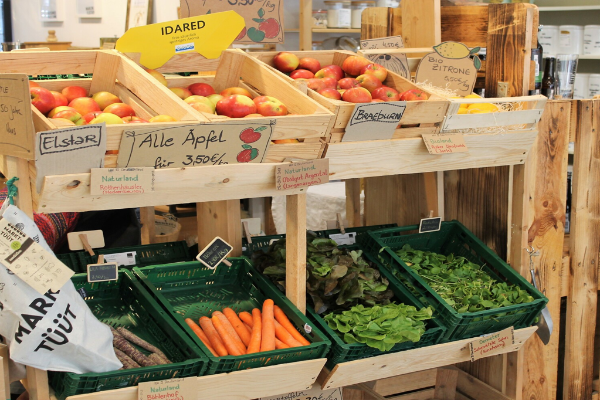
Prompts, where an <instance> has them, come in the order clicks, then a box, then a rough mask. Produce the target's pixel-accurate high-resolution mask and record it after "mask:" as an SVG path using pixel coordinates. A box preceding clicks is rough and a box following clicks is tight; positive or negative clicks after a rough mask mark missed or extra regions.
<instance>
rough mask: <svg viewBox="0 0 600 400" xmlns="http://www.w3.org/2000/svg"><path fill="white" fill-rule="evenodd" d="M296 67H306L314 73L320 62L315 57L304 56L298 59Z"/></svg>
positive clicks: (319, 66)
mask: <svg viewBox="0 0 600 400" xmlns="http://www.w3.org/2000/svg"><path fill="white" fill-rule="evenodd" d="M298 68H302V69H307V70H309V71H310V72H312V73H313V74H316V73H317V71H318V70H320V69H321V63H320V62H319V60H317V59H314V58H310V57H304V58H301V59H300V62H299V63H298Z"/></svg>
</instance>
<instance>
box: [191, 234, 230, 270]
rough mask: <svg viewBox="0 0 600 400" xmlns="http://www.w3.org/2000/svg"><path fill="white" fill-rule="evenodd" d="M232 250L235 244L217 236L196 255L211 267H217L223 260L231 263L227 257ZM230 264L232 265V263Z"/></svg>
mask: <svg viewBox="0 0 600 400" xmlns="http://www.w3.org/2000/svg"><path fill="white" fill-rule="evenodd" d="M231 250H233V246H231V245H230V244H229V243H227V242H226V241H224V240H223V239H221V238H220V237H218V236H217V237H216V238H214V239H213V241H212V242H210V243H209V244H208V246H206V247H205V248H204V249H202V251H201V252H200V254H198V255H197V256H196V260H198V261H200V262H201V263H202V264H204V265H206V266H207V267H208V268H210V269H215V268H217V265H219V264H220V263H221V262H225V263H226V264H229V263H228V262H227V260H225V258H227V255H228V254H229V253H231ZM229 265H230V266H231V264H229Z"/></svg>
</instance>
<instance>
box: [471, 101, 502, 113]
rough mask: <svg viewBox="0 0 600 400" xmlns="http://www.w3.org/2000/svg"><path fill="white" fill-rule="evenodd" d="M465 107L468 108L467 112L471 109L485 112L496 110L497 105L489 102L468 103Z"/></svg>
mask: <svg viewBox="0 0 600 400" xmlns="http://www.w3.org/2000/svg"><path fill="white" fill-rule="evenodd" d="M467 109H468V110H469V112H470V111H472V110H481V111H486V112H496V111H498V107H497V106H496V105H495V104H491V103H478V104H469V107H467Z"/></svg>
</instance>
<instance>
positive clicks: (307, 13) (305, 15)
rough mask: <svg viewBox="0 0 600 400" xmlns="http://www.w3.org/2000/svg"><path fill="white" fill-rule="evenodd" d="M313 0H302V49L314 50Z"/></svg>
mask: <svg viewBox="0 0 600 400" xmlns="http://www.w3.org/2000/svg"><path fill="white" fill-rule="evenodd" d="M312 10H313V8H312V0H300V50H312V26H313V18H312Z"/></svg>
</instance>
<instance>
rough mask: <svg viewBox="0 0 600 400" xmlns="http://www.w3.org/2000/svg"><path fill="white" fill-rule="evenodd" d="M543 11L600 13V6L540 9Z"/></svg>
mask: <svg viewBox="0 0 600 400" xmlns="http://www.w3.org/2000/svg"><path fill="white" fill-rule="evenodd" d="M538 9H539V10H540V12H542V11H598V10H600V6H555V7H538Z"/></svg>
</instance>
